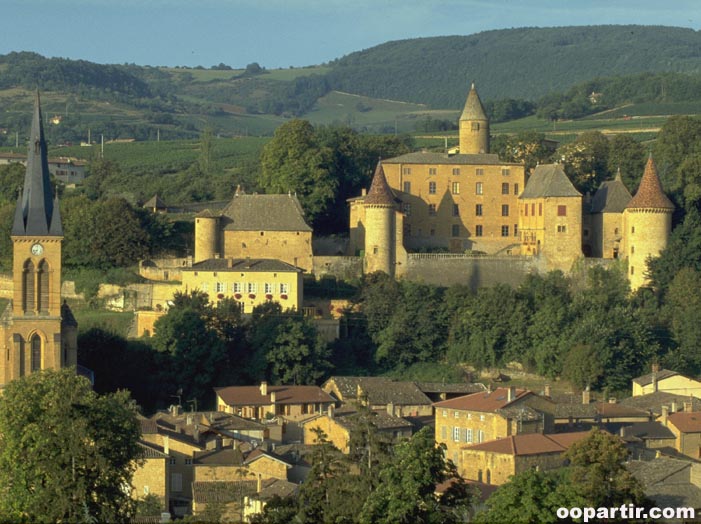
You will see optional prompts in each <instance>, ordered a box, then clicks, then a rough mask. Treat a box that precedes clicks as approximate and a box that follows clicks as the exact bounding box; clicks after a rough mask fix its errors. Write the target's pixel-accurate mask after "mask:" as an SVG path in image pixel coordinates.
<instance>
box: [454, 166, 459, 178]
mask: <svg viewBox="0 0 701 524" xmlns="http://www.w3.org/2000/svg"><path fill="white" fill-rule="evenodd" d="M453 174H454V175H455V176H457V175H459V174H460V168H459V167H454V168H453Z"/></svg>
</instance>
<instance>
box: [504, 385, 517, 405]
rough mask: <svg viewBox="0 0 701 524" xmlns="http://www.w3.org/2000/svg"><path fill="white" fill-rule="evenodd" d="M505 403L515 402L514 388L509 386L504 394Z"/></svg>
mask: <svg viewBox="0 0 701 524" xmlns="http://www.w3.org/2000/svg"><path fill="white" fill-rule="evenodd" d="M506 400H507V402H513V401H514V400H516V386H509V389H508V392H507V394H506Z"/></svg>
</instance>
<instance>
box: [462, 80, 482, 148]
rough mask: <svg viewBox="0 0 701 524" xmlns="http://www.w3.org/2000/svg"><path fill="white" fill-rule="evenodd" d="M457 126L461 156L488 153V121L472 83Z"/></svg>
mask: <svg viewBox="0 0 701 524" xmlns="http://www.w3.org/2000/svg"><path fill="white" fill-rule="evenodd" d="M458 125H459V128H460V131H459V133H460V153H461V154H464V155H476V154H480V153H489V119H488V118H487V113H486V112H485V110H484V106H483V105H482V101H481V100H480V97H479V95H478V94H477V89H475V84H474V83H473V84H472V86H471V87H470V92H469V93H468V95H467V101H466V102H465V108H464V109H463V111H462V115H460V122H459V124H458Z"/></svg>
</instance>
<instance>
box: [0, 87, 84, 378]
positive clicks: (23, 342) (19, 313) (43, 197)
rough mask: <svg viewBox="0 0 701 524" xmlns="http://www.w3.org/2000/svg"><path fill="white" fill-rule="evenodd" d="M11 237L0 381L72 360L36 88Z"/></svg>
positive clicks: (57, 219) (72, 330)
mask: <svg viewBox="0 0 701 524" xmlns="http://www.w3.org/2000/svg"><path fill="white" fill-rule="evenodd" d="M11 237H12V243H13V264H12V271H13V280H14V291H13V298H12V301H11V302H10V303H9V304H8V306H7V308H6V309H5V311H4V313H3V314H2V317H1V318H0V341H1V343H2V344H3V345H4V351H3V353H2V355H3V357H2V358H0V386H4V385H5V384H7V383H8V382H10V381H11V380H14V379H16V378H19V377H22V376H25V375H29V374H31V373H34V372H35V371H40V370H42V369H58V368H62V367H69V366H77V324H76V322H75V319H74V317H73V314H72V313H71V310H70V308H69V307H68V305H67V304H65V303H64V304H61V244H62V241H63V227H62V225H61V214H60V212H59V207H58V196H56V197H54V195H53V190H52V187H51V181H50V178H49V166H48V157H47V148H46V140H45V139H44V128H43V123H42V115H41V107H40V101H39V93H37V95H36V99H35V103H34V115H33V119H32V128H31V135H30V140H29V149H28V153H27V170H26V174H25V177H24V186H23V188H22V194H21V195H20V197H19V199H18V201H17V208H16V210H15V217H14V223H13V226H12V233H11Z"/></svg>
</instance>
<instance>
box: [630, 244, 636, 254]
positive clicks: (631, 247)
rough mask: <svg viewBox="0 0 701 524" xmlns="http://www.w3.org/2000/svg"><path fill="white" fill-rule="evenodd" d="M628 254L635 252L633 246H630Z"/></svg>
mask: <svg viewBox="0 0 701 524" xmlns="http://www.w3.org/2000/svg"><path fill="white" fill-rule="evenodd" d="M630 254H631V255H634V254H635V246H630Z"/></svg>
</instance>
